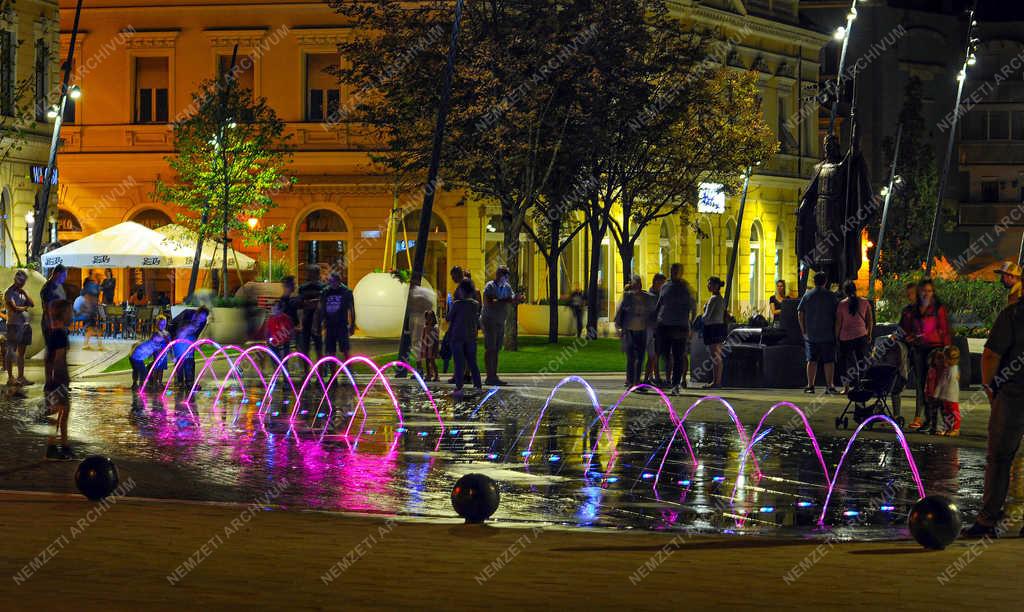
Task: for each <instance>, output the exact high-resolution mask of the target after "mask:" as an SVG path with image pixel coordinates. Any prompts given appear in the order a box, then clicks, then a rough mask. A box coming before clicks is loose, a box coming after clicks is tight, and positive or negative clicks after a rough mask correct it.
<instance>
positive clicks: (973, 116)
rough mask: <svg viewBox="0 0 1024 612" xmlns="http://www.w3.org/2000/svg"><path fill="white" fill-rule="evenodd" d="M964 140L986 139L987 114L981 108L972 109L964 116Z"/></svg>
mask: <svg viewBox="0 0 1024 612" xmlns="http://www.w3.org/2000/svg"><path fill="white" fill-rule="evenodd" d="M963 138H964V140H987V139H988V116H987V115H986V113H985V111H983V110H973V111H971V112H969V113H967V116H966V117H964V127H963Z"/></svg>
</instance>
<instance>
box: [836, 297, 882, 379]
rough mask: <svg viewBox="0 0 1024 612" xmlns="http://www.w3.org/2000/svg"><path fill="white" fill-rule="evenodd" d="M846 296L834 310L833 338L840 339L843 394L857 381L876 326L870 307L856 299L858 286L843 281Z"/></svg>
mask: <svg viewBox="0 0 1024 612" xmlns="http://www.w3.org/2000/svg"><path fill="white" fill-rule="evenodd" d="M843 293H844V294H845V295H846V297H845V298H843V300H842V301H841V302H839V306H837V307H836V337H837V338H839V355H840V363H841V364H842V365H843V375H842V376H841V377H840V380H841V381H842V382H843V393H844V394H845V393H846V392H847V391H849V388H850V385H855V384H856V383H857V381H858V380H860V373H861V371H862V370H863V366H862V365H861V364H863V363H865V362H866V361H867V358H868V351H869V350H870V349H871V333H872V330H873V328H874V325H875V321H874V314H873V313H872V312H871V304H870V303H868V301H867V300H862V299H861V298H859V297H857V285H856V283H854V282H853V281H846V283H845V284H844V285H843Z"/></svg>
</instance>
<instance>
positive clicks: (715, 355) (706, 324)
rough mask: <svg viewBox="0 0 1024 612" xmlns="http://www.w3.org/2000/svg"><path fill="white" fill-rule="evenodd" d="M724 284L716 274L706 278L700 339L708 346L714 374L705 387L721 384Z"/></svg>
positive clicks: (726, 327) (727, 333) (724, 335)
mask: <svg viewBox="0 0 1024 612" xmlns="http://www.w3.org/2000/svg"><path fill="white" fill-rule="evenodd" d="M724 286H725V283H724V282H722V279H720V278H718V277H717V276H712V277H711V278H709V279H708V293H710V294H711V295H710V296H709V297H708V301H707V303H705V304H704V314H703V315H702V316H701V339H702V340H703V341H704V345H705V346H707V347H708V354H709V355H710V356H711V366H712V369H713V372H714V374H713V376H712V379H711V382H710V383H708V384H706V385H704V388H705V389H717V388H719V387H721V386H722V374H723V370H724V366H725V364H724V363H723V362H722V343H723V342H725V338H726V336H728V335H729V327H728V326H727V325H726V323H725V298H723V297H722V287H724Z"/></svg>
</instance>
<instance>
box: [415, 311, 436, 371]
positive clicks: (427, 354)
mask: <svg viewBox="0 0 1024 612" xmlns="http://www.w3.org/2000/svg"><path fill="white" fill-rule="evenodd" d="M440 343H441V341H440V338H439V337H438V330H437V315H436V314H434V311H433V310H428V311H426V312H424V313H423V338H422V339H421V341H420V360H421V361H422V362H423V367H424V369H425V370H426V380H430V381H434V382H438V381H439V380H441V379H440V378H439V377H438V375H437V353H438V345H439V344H440Z"/></svg>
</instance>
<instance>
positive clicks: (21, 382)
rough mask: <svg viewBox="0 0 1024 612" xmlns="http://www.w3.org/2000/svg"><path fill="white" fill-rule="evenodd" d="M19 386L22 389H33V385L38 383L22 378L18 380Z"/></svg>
mask: <svg viewBox="0 0 1024 612" xmlns="http://www.w3.org/2000/svg"><path fill="white" fill-rule="evenodd" d="M18 384H19V385H21V386H22V387H31V386H32V385H34V384H36V383H35V381H32V380H29V379H27V378H25V377H24V376H22V377H21V378H19V379H18Z"/></svg>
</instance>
